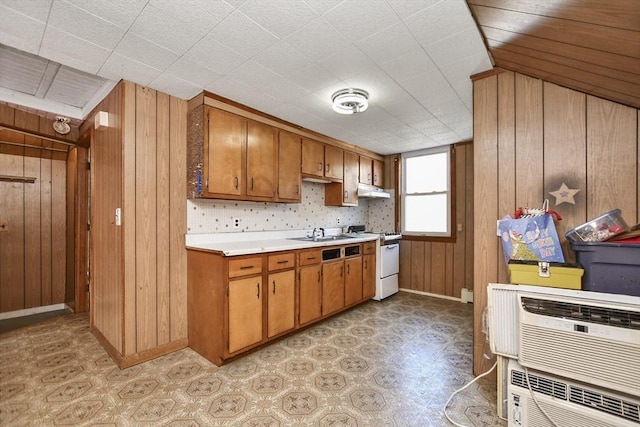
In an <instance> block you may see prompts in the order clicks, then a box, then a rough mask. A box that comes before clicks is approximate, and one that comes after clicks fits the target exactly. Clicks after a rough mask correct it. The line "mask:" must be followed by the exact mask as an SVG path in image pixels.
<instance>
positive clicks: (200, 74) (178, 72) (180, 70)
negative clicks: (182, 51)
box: [166, 56, 222, 88]
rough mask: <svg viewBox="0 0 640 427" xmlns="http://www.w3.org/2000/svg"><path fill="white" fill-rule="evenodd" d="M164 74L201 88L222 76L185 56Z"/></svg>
mask: <svg viewBox="0 0 640 427" xmlns="http://www.w3.org/2000/svg"><path fill="white" fill-rule="evenodd" d="M166 72H167V73H168V74H171V75H173V76H176V77H181V78H182V79H183V80H186V81H188V82H191V83H193V84H195V85H197V86H200V87H201V88H203V87H205V86H207V85H208V84H209V83H211V82H212V81H214V80H216V79H218V78H220V77H222V74H218V73H216V72H215V71H212V70H210V69H208V68H207V67H204V66H202V65H200V64H198V63H197V62H195V61H193V60H191V59H190V58H187V57H186V56H183V57H181V58H179V59H178V60H177V61H176V62H174V63H173V64H172V65H171V66H170V67H169V68H167V71H166Z"/></svg>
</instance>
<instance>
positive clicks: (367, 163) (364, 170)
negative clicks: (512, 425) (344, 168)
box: [359, 156, 373, 185]
mask: <svg viewBox="0 0 640 427" xmlns="http://www.w3.org/2000/svg"><path fill="white" fill-rule="evenodd" d="M359 166H360V174H359V175H360V176H359V180H360V181H359V182H361V183H363V184H369V185H371V184H372V183H373V159H370V158H369V157H364V156H360V165H359Z"/></svg>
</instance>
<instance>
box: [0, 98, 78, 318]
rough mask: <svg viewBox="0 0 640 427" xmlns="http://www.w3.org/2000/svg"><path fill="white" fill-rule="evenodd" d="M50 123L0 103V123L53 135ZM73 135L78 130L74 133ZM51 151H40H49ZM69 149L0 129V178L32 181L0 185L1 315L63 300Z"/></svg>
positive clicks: (35, 137)
mask: <svg viewBox="0 0 640 427" xmlns="http://www.w3.org/2000/svg"><path fill="white" fill-rule="evenodd" d="M51 123H52V120H48V119H45V118H43V117H39V116H37V115H36V114H33V113H29V112H26V111H23V110H19V109H16V108H13V107H10V106H8V105H5V104H1V105H0V124H2V125H4V126H7V127H10V128H15V129H20V130H22V131H24V132H32V133H34V134H39V135H44V136H52V137H53V136H55V134H54V133H53V129H52V127H51ZM73 134H74V135H75V136H77V128H74V129H73ZM54 144H55V148H56V149H57V150H60V151H53V152H52V151H49V150H45V149H42V147H53V146H54ZM66 148H67V146H66V145H64V144H57V143H53V142H51V141H48V140H45V139H42V138H38V137H37V136H31V135H25V134H23V133H18V132H14V131H12V130H6V129H3V130H0V175H15V176H28V177H35V178H36V180H35V183H33V184H29V183H20V182H0V312H9V311H15V310H22V309H27V308H34V307H41V306H47V305H52V304H60V303H64V302H68V301H66V300H65V282H66V271H65V270H66V264H65V262H60V260H64V259H65V258H66V255H67V250H66V243H65V242H66V194H65V193H66V178H67V177H66V164H65V163H66V162H65V161H66V158H67V153H66Z"/></svg>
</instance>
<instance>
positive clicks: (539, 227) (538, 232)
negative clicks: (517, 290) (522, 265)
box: [498, 214, 564, 264]
mask: <svg viewBox="0 0 640 427" xmlns="http://www.w3.org/2000/svg"><path fill="white" fill-rule="evenodd" d="M498 233H499V236H500V239H501V240H502V250H503V252H504V261H505V264H508V263H509V260H510V259H514V260H521V261H548V262H564V254H563V253H562V247H561V246H560V240H559V239H558V233H557V231H556V226H555V224H554V222H553V216H552V215H551V214H544V215H540V216H529V217H522V218H517V219H513V218H507V219H501V220H499V221H498Z"/></svg>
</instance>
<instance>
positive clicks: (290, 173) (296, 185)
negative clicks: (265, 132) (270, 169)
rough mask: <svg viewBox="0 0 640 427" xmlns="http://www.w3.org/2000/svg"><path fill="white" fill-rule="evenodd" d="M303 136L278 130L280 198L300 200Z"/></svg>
mask: <svg viewBox="0 0 640 427" xmlns="http://www.w3.org/2000/svg"><path fill="white" fill-rule="evenodd" d="M301 140H302V138H301V137H300V136H298V135H295V134H292V133H289V132H285V131H283V130H281V131H279V132H278V194H277V197H278V200H281V201H291V202H300V200H301V188H300V183H301V181H302V174H301V170H300V164H301V163H302V141H301Z"/></svg>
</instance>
